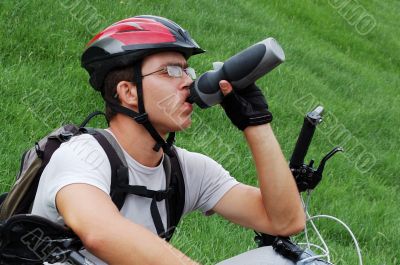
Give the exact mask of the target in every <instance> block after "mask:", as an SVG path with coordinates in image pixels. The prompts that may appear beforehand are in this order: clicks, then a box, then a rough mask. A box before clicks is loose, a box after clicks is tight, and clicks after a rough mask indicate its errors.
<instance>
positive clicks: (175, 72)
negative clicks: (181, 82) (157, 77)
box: [142, 65, 196, 80]
mask: <svg viewBox="0 0 400 265" xmlns="http://www.w3.org/2000/svg"><path fill="white" fill-rule="evenodd" d="M155 73H166V74H168V75H169V76H170V77H174V78H181V77H183V73H186V74H187V75H188V76H189V77H190V78H191V79H192V80H195V79H196V72H195V70H194V69H193V68H192V67H187V68H182V67H181V66H179V65H167V66H165V67H163V68H161V69H159V70H157V71H154V72H151V73H149V74H145V75H142V77H145V76H148V75H152V74H155Z"/></svg>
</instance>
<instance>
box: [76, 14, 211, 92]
mask: <svg viewBox="0 0 400 265" xmlns="http://www.w3.org/2000/svg"><path fill="white" fill-rule="evenodd" d="M161 51H177V52H180V53H182V54H183V55H184V56H185V58H186V59H187V58H189V57H190V56H192V55H195V54H199V53H203V52H204V50H203V49H201V48H200V47H199V45H198V44H197V43H196V42H195V41H194V40H193V39H192V38H191V37H190V35H189V33H188V32H187V31H186V30H184V29H183V28H182V27H180V26H179V25H178V24H176V23H175V22H173V21H171V20H169V19H166V18H163V17H157V16H149V15H145V16H135V17H132V18H127V19H124V20H121V21H118V22H116V23H114V24H112V25H111V26H109V27H108V28H106V29H104V30H103V31H101V32H100V33H99V34H97V35H96V36H95V37H94V38H93V39H92V40H91V41H90V42H89V43H88V44H87V47H86V50H85V51H84V53H83V55H82V66H83V67H84V68H85V69H86V70H87V71H88V73H89V75H90V80H89V82H90V84H91V85H92V87H94V88H95V89H96V90H99V91H102V87H103V82H104V78H105V76H106V75H107V73H109V72H110V71H111V70H112V69H114V68H118V67H123V66H128V65H132V64H134V63H135V62H137V61H139V60H141V59H143V58H144V57H145V56H147V55H150V54H153V53H157V52H161Z"/></svg>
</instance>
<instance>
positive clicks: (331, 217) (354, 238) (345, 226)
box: [308, 214, 363, 265]
mask: <svg viewBox="0 0 400 265" xmlns="http://www.w3.org/2000/svg"><path fill="white" fill-rule="evenodd" d="M318 218H327V219H332V220H334V221H336V222H338V223H340V224H341V225H342V226H344V228H346V230H347V231H348V232H349V234H350V236H351V238H352V239H353V242H354V245H355V246H356V250H357V255H358V259H359V262H360V265H363V262H362V256H361V250H360V247H359V245H358V241H357V239H356V237H355V236H354V234H353V232H352V231H351V229H350V227H348V226H347V225H346V224H345V223H344V222H343V221H342V220H340V219H338V218H336V217H333V216H330V215H323V214H321V215H316V216H313V217H309V218H308V220H310V222H312V220H313V219H318ZM312 224H313V223H312Z"/></svg>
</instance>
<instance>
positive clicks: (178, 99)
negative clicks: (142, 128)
mask: <svg viewBox="0 0 400 265" xmlns="http://www.w3.org/2000/svg"><path fill="white" fill-rule="evenodd" d="M167 66H177V67H169V68H170V69H169V70H170V71H169V73H168V71H167ZM187 67H188V65H187V62H186V59H185V58H184V57H183V55H182V54H180V53H178V52H162V53H157V54H154V55H150V56H148V57H146V58H145V60H144V61H143V65H142V75H144V76H145V75H147V76H145V77H143V97H144V104H145V109H146V112H147V113H148V114H149V118H150V121H151V122H152V123H153V125H154V126H155V128H156V129H157V130H159V132H160V133H163V134H164V133H167V132H170V131H180V130H183V129H186V128H188V127H189V126H190V124H191V114H192V109H193V107H192V105H191V104H189V103H187V102H185V100H186V98H187V97H188V96H189V86H190V85H191V84H192V83H193V80H192V78H191V77H190V76H189V75H188V74H187V73H186V72H185V71H184V70H183V71H180V70H182V69H186V68H187ZM161 69H163V70H161ZM159 70H161V71H159ZM171 71H172V72H171ZM150 73H151V74H150ZM180 73H181V76H180V77H179V75H180Z"/></svg>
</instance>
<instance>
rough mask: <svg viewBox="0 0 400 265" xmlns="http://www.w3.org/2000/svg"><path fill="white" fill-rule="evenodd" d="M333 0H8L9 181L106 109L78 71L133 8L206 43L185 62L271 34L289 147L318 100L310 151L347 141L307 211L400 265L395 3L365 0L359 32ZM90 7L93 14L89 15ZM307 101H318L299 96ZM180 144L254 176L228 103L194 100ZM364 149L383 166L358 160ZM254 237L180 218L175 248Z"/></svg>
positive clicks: (4, 71) (5, 145)
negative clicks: (63, 128) (320, 112)
mask: <svg viewBox="0 0 400 265" xmlns="http://www.w3.org/2000/svg"><path fill="white" fill-rule="evenodd" d="M334 2H338V3H339V2H341V1H316V0H308V1H261V0H260V1H252V0H250V1H238V0H234V1H217V0H213V1H211V0H210V1H180V0H174V1H161V0H158V1H151V2H150V1H127V0H122V1H115V2H112V3H113V4H111V2H110V1H91V2H90V3H89V2H88V1H78V0H69V1H65V0H64V1H63V0H60V1H39V0H32V1H0V21H1V25H2V27H0V39H1V40H2V41H1V42H0V88H1V89H0V106H1V111H2V112H1V113H2V115H1V118H0V122H1V124H2V126H1V128H0V147H1V148H0V150H1V159H0V176H1V182H0V183H1V190H2V191H4V190H7V189H8V188H9V185H10V184H11V183H12V182H13V179H14V176H15V173H16V172H17V170H18V166H19V157H20V155H21V153H22V151H23V150H25V149H26V148H28V147H30V146H31V145H32V143H33V142H35V141H36V140H38V139H40V138H41V137H42V136H44V135H46V134H47V133H48V132H49V131H50V130H51V129H52V128H54V127H56V126H58V125H59V124H62V123H67V122H75V123H78V122H80V121H81V120H83V118H84V117H85V116H86V114H88V113H89V112H91V111H93V110H95V109H101V108H102V107H103V103H102V101H101V99H100V97H99V95H97V94H96V93H95V92H94V91H93V90H92V89H90V87H89V85H88V83H87V75H86V73H85V72H84V71H83V70H82V69H81V68H80V66H79V65H80V62H79V57H80V55H81V53H82V51H83V49H84V45H85V44H86V43H87V42H88V41H89V40H90V38H91V37H92V36H93V35H94V33H95V31H98V30H100V29H101V28H102V27H104V26H107V25H109V24H110V23H112V22H114V21H116V20H118V19H122V18H125V17H128V16H133V15H137V14H154V15H161V16H165V17H168V18H170V19H172V20H175V21H176V22H178V23H180V24H181V25H183V26H184V27H185V28H187V29H188V30H189V31H190V33H191V35H192V36H193V37H194V38H195V39H196V40H197V42H198V43H199V44H200V45H201V46H202V47H204V48H205V49H206V50H207V51H208V52H207V53H206V54H205V55H203V56H198V57H195V58H193V59H192V60H191V61H190V62H191V64H192V65H193V66H194V67H195V68H196V69H197V70H198V72H203V71H206V70H208V69H210V64H211V62H213V61H218V60H219V61H222V60H225V59H227V58H228V57H229V56H231V55H233V54H235V53H236V52H238V51H240V50H242V49H243V48H245V47H248V46H249V45H251V44H253V43H255V42H257V41H260V40H262V39H264V38H265V37H268V36H273V37H275V38H276V39H277V40H278V41H279V42H280V43H281V45H282V46H283V48H284V50H285V53H286V57H287V60H286V62H285V63H284V64H283V65H281V66H279V68H278V69H277V70H275V71H273V72H271V73H270V74H268V75H267V76H266V77H264V78H262V79H261V80H260V81H259V82H258V84H259V85H260V86H261V87H262V88H263V90H264V92H265V94H266V95H267V98H268V101H269V104H270V107H271V110H272V112H273V113H274V116H275V120H274V122H273V128H274V131H275V133H276V135H277V137H278V139H279V140H280V143H281V146H282V149H283V151H284V153H285V155H286V156H287V157H289V156H290V154H291V151H292V149H293V146H294V144H295V141H296V137H297V134H298V132H299V130H300V126H301V123H302V116H303V115H304V113H305V112H307V111H308V110H310V108H311V107H313V106H314V105H315V104H317V103H320V104H323V105H324V107H325V108H326V110H327V113H329V115H327V119H326V120H325V123H324V124H323V125H321V127H320V129H319V130H317V132H316V135H315V139H314V142H313V145H312V147H311V148H310V150H309V155H308V157H309V158H315V159H316V160H317V161H319V160H320V158H321V157H322V155H323V154H324V153H326V152H328V151H329V150H330V149H331V148H332V147H333V146H335V145H340V144H341V145H343V146H344V148H345V149H348V152H347V154H340V155H337V156H336V157H335V158H334V159H333V160H332V161H329V163H328V165H327V168H326V174H325V178H324V179H323V181H322V183H321V185H320V186H319V187H318V189H316V191H315V192H314V193H313V197H312V201H311V204H312V208H311V209H312V210H311V211H312V213H324V214H331V215H334V216H336V217H338V218H340V219H342V220H343V221H345V222H346V223H347V224H348V225H350V227H351V228H352V229H353V231H354V233H355V235H356V237H357V238H358V239H359V242H360V245H361V248H362V252H363V257H364V264H368V265H370V264H371V265H381V264H385V265H398V264H400V255H399V254H398V253H399V251H398V248H399V246H400V240H399V238H400V225H399V223H400V214H399V205H400V196H399V195H398V194H399V192H400V180H399V173H398V172H400V167H399V162H398V161H399V160H400V156H399V151H398V148H399V147H400V145H399V143H400V140H399V139H400V138H399V137H398V135H399V132H400V131H399V127H398V126H399V124H400V118H399V117H400V108H399V103H400V96H399V93H398V92H397V91H398V88H399V85H400V75H399V74H400V57H399V48H400V41H399V39H398V36H399V35H400V30H399V26H398V14H399V12H400V3H399V2H398V1H395V0H388V1H380V2H378V1H372V0H368V1H358V2H360V4H361V5H362V6H363V7H364V8H365V10H366V11H367V12H368V13H369V14H370V15H372V16H373V17H374V18H375V20H376V22H377V24H376V27H375V28H374V29H373V30H372V31H371V32H370V33H369V34H367V35H360V34H358V33H357V31H356V29H355V27H354V26H352V25H350V24H349V23H348V22H347V21H346V20H345V19H344V18H343V17H342V16H341V15H340V14H339V12H338V11H337V10H336V9H335V8H334V7H333V6H331V5H330V3H334ZM361 2H362V3H361ZM354 3H355V1H353V4H354ZM74 5H76V7H75V8H72V7H73V6H74ZM85 9H86V10H89V11H90V12H89V13H90V14H92V15H93V16H95V18H97V19H96V20H92V21H91V22H90V24H85V21H86V22H87V21H88V20H87V18H88V17H87V15H85V11H84V10H85ZM396 36H397V37H396ZM303 97H305V98H306V99H312V100H307V101H304V100H303V101H299V99H300V98H303ZM98 126H101V123H100V122H99V123H98ZM340 135H342V136H340ZM344 135H347V138H346V137H345V136H344ZM346 139H347V141H346ZM210 143H211V144H210ZM178 145H181V146H183V147H185V148H187V149H190V150H194V151H199V152H202V153H205V154H207V155H210V156H211V157H213V158H214V159H216V160H218V161H220V162H221V163H223V164H224V165H225V166H226V167H227V169H228V170H230V172H231V173H232V175H234V176H236V177H237V179H239V180H240V181H243V182H245V183H249V184H256V183H257V181H256V178H255V177H254V176H255V170H254V166H253V164H252V161H251V156H250V153H249V151H248V149H247V146H246V143H245V141H244V138H243V137H242V135H241V134H240V133H239V132H238V131H237V130H236V129H235V128H233V127H232V126H231V125H230V124H229V121H228V120H227V119H226V118H225V117H224V114H223V112H222V111H221V109H220V108H217V107H216V108H212V109H208V110H206V111H201V110H200V109H197V110H196V113H195V115H194V124H193V126H192V128H191V129H190V130H188V131H187V132H184V133H180V134H179V135H178ZM363 152H364V156H362V155H363ZM226 154H229V155H226ZM367 156H369V157H372V156H373V157H374V159H375V160H374V161H375V162H373V163H372V164H371V165H362V164H363V162H366V160H365V159H366V158H367ZM232 161H233V162H232ZM360 168H361V171H360V170H359V169H360ZM317 223H318V225H319V227H320V228H321V232H322V234H323V235H324V236H325V238H326V240H327V243H328V245H329V246H330V247H331V252H332V255H333V258H334V261H335V262H336V264H350V265H353V264H358V263H357V257H356V255H355V251H354V247H353V245H352V241H351V238H350V237H349V235H348V234H347V233H346V232H345V231H344V230H343V229H342V228H341V227H339V225H337V224H335V223H332V222H331V221H325V220H321V221H318V222H317ZM252 238H253V232H252V231H249V230H246V229H243V228H240V227H237V226H235V225H232V224H229V223H228V222H226V221H224V220H222V219H221V218H219V217H217V216H212V217H209V218H205V217H202V216H201V215H200V214H198V213H195V214H192V215H190V216H188V217H186V218H185V219H184V220H183V221H182V224H181V225H180V228H179V230H178V232H177V235H176V237H175V238H174V241H173V244H175V245H176V246H177V247H179V248H180V249H182V251H184V252H185V253H187V254H188V255H189V256H191V257H192V258H194V259H196V260H198V261H200V262H202V263H204V264H213V263H216V262H217V261H219V260H222V259H225V258H228V257H231V256H233V255H236V254H238V253H241V252H243V251H246V250H248V249H251V248H253V247H254V243H253V242H252Z"/></svg>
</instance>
